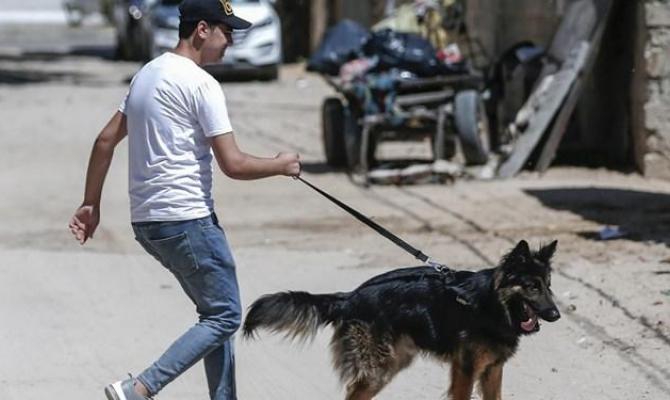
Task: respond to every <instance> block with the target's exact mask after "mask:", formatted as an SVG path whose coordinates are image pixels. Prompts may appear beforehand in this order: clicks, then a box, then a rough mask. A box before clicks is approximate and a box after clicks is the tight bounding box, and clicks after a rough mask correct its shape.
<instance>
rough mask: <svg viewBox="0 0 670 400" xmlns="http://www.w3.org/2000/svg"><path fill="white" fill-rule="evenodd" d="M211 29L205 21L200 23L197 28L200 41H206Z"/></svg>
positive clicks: (196, 31)
mask: <svg viewBox="0 0 670 400" xmlns="http://www.w3.org/2000/svg"><path fill="white" fill-rule="evenodd" d="M210 29H211V27H210V26H209V24H208V23H207V22H205V21H199V22H198V25H197V26H196V28H195V33H196V35H197V36H198V38H199V39H201V40H204V39H206V38H207V35H209V30H210Z"/></svg>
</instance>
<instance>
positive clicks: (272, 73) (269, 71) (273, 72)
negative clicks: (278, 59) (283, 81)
mask: <svg viewBox="0 0 670 400" xmlns="http://www.w3.org/2000/svg"><path fill="white" fill-rule="evenodd" d="M259 78H260V80H262V81H265V82H271V81H276V80H277V79H279V65H277V64H274V65H268V66H265V67H263V68H262V70H261V73H260V76H259Z"/></svg>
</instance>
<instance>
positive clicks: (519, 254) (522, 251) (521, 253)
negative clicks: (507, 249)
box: [510, 240, 530, 261]
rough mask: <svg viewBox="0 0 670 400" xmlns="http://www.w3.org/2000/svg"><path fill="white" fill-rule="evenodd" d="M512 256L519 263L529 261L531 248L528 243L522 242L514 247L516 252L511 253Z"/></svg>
mask: <svg viewBox="0 0 670 400" xmlns="http://www.w3.org/2000/svg"><path fill="white" fill-rule="evenodd" d="M510 256H511V257H512V258H516V259H517V260H519V261H526V260H528V259H529V258H530V247H529V246H528V242H526V241H525V240H520V241H519V243H517V244H516V246H515V247H514V250H512V252H511V253H510Z"/></svg>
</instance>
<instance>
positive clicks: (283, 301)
mask: <svg viewBox="0 0 670 400" xmlns="http://www.w3.org/2000/svg"><path fill="white" fill-rule="evenodd" d="M342 299H343V295H342V294H340V293H334V294H310V293H307V292H281V293H275V294H268V295H265V296H263V297H261V298H259V299H258V300H256V301H254V303H253V304H252V305H251V306H250V307H249V311H248V313H247V317H246V319H245V320H244V327H243V332H244V337H246V338H249V337H253V335H254V333H255V332H256V330H257V329H259V328H265V329H267V330H269V331H271V332H273V333H277V332H284V333H285V334H286V337H287V338H290V339H296V338H299V339H303V340H304V339H308V338H313V337H314V336H315V335H316V333H317V331H318V330H319V328H320V327H321V326H325V325H328V324H329V323H331V322H333V321H334V320H335V319H336V314H337V310H338V309H339V304H340V303H341V300H342Z"/></svg>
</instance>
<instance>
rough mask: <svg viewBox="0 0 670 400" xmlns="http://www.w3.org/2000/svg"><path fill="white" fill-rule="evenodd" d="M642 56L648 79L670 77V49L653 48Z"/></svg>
mask: <svg viewBox="0 0 670 400" xmlns="http://www.w3.org/2000/svg"><path fill="white" fill-rule="evenodd" d="M644 56H645V61H646V65H647V74H648V75H649V77H650V78H665V77H670V48H667V47H654V48H652V49H650V50H649V51H646V52H645V55H644Z"/></svg>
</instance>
